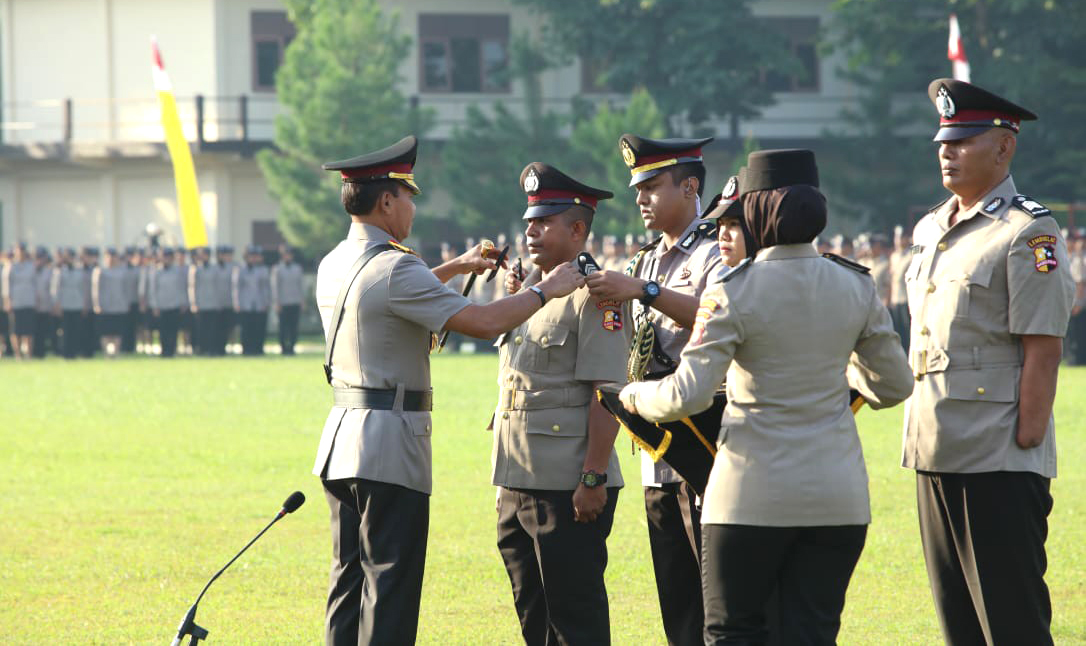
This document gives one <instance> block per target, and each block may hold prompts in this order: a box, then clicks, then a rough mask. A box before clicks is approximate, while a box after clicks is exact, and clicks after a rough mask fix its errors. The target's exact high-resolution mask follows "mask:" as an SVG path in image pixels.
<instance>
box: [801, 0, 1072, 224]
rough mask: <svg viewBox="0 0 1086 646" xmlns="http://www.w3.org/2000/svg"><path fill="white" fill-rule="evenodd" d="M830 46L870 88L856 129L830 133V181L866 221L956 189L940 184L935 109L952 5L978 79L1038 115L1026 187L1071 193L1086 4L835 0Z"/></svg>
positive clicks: (849, 74) (1022, 162)
mask: <svg viewBox="0 0 1086 646" xmlns="http://www.w3.org/2000/svg"><path fill="white" fill-rule="evenodd" d="M833 10H834V20H833V23H832V37H831V40H830V45H831V46H832V47H837V48H841V49H842V50H843V51H844V52H845V53H846V55H847V66H846V68H845V69H844V70H842V73H843V74H844V75H845V77H846V78H847V79H849V80H850V81H852V82H853V83H855V84H856V86H857V87H858V88H860V90H861V96H860V100H859V102H858V106H857V108H856V109H854V110H851V111H849V112H847V113H846V114H845V115H844V116H845V118H846V120H847V121H848V122H849V123H850V124H852V125H853V126H855V127H856V128H857V129H858V130H859V134H858V135H857V134H856V133H855V132H851V133H837V134H835V135H834V136H832V137H831V138H830V139H829V140H828V141H827V148H828V149H829V150H828V153H829V154H828V155H827V156H826V160H827V163H821V164H820V166H821V167H822V168H823V169H824V170H825V172H824V177H825V179H826V181H824V182H823V184H824V185H825V186H827V187H830V188H831V192H832V195H831V198H832V197H836V198H839V199H834V200H832V201H831V203H833V204H835V205H836V206H837V207H838V208H843V209H844V210H845V211H846V212H847V213H849V214H850V215H851V216H852V217H854V218H856V219H857V220H858V221H859V222H860V223H861V225H862V226H864V227H876V228H889V226H890V225H892V224H897V223H907V221H908V214H909V213H910V211H911V212H912V215H914V216H915V215H919V214H922V211H918V209H919V208H920V207H922V206H924V205H930V204H932V203H934V202H936V201H938V200H940V199H942V198H943V197H945V195H946V191H945V190H944V189H943V188H942V186H941V185H940V183H939V176H938V174H937V173H938V162H937V160H936V150H937V147H936V144H934V143H932V142H931V137H932V136H933V135H934V133H935V130H936V127H937V119H938V117H937V115H936V113H935V109H934V108H933V107H932V105H931V103H930V102H929V101H928V99H927V95H926V93H925V92H926V89H927V85H928V83H929V82H930V81H931V80H932V79H935V78H938V77H943V76H950V73H951V67H950V62H949V61H947V60H946V42H947V29H948V27H947V20H948V17H949V14H950V12H951V11H954V12H955V13H957V15H958V19H959V21H960V23H961V25H962V31H963V40H964V46H965V51H966V53H967V54H968V57H969V62H970V65H971V67H972V77H973V82H975V83H976V84H977V85H980V86H981V87H984V88H985V89H988V90H991V91H993V92H995V93H997V94H1000V95H1002V96H1006V97H1007V98H1008V99H1010V100H1012V101H1015V102H1016V103H1020V104H1021V105H1023V106H1024V107H1026V108H1029V109H1031V110H1033V111H1034V112H1036V113H1037V114H1038V115H1040V121H1037V122H1025V123H1023V125H1022V136H1021V138H1020V140H1019V146H1018V154H1017V158H1016V159H1015V162H1014V165H1013V172H1014V176H1015V181H1016V184H1017V186H1018V187H1019V190H1022V191H1025V192H1027V193H1029V194H1031V195H1033V196H1034V197H1036V198H1038V199H1042V200H1056V201H1072V200H1074V199H1076V198H1077V197H1078V195H1079V193H1080V191H1081V189H1079V188H1078V185H1079V183H1080V181H1079V179H1078V176H1079V175H1080V173H1081V171H1080V169H1081V168H1082V167H1083V165H1084V164H1086V120H1084V118H1083V117H1084V116H1086V105H1084V104H1083V103H1082V102H1081V101H1080V100H1079V97H1081V96H1083V95H1084V92H1086V68H1084V66H1083V60H1084V56H1083V54H1084V53H1086V52H1084V50H1083V45H1082V40H1081V34H1082V33H1084V30H1086V4H1084V3H1081V2H1073V1H1069V0H1063V1H1060V0H1014V1H1013V2H996V1H994V0H958V2H955V3H952V5H951V6H948V5H947V3H946V1H945V0H915V1H914V2H908V3H896V2H884V1H882V0H837V1H836V2H835V4H834V7H833Z"/></svg>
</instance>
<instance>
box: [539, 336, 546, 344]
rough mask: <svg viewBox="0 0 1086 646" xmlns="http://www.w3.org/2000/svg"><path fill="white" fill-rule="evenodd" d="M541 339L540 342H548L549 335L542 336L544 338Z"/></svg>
mask: <svg viewBox="0 0 1086 646" xmlns="http://www.w3.org/2000/svg"><path fill="white" fill-rule="evenodd" d="M539 341H540V343H546V342H547V337H543V338H542V339H540V340H539Z"/></svg>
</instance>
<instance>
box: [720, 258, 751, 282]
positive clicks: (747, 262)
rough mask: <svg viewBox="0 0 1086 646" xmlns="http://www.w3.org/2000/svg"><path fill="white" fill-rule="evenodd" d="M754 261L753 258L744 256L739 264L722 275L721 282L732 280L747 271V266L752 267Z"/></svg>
mask: <svg viewBox="0 0 1086 646" xmlns="http://www.w3.org/2000/svg"><path fill="white" fill-rule="evenodd" d="M753 263H754V261H753V260H752V259H750V258H744V259H743V260H742V261H741V262H740V263H739V264H738V265H736V266H734V267H732V268H731V270H730V271H728V272H726V273H725V274H724V275H723V276H721V278H720V282H722V283H726V282H728V281H729V280H732V279H733V278H735V277H736V276H738V275H739V274H741V273H743V272H744V271H746V270H747V268H748V267H750V266H751V265H752V264H753Z"/></svg>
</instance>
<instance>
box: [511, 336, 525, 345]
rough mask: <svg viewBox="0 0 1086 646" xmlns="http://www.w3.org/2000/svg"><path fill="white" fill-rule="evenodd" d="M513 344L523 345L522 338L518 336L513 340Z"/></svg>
mask: <svg viewBox="0 0 1086 646" xmlns="http://www.w3.org/2000/svg"><path fill="white" fill-rule="evenodd" d="M513 343H516V344H517V345H520V344H521V343H524V337H522V336H520V335H519V334H518V335H517V337H516V338H515V339H513Z"/></svg>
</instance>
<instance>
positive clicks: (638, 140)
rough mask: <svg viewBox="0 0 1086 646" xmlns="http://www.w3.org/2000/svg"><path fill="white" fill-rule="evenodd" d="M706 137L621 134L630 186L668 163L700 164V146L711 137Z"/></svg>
mask: <svg viewBox="0 0 1086 646" xmlns="http://www.w3.org/2000/svg"><path fill="white" fill-rule="evenodd" d="M712 140H713V138H712V137H706V138H705V139H646V138H644V137H638V136H636V135H630V134H626V135H622V137H620V138H619V140H618V147H619V150H620V151H622V160H623V161H625V162H626V165H627V166H629V167H630V176H631V177H630V186H637V185H638V184H640V183H641V182H643V181H645V180H647V179H651V178H653V177H656V176H657V175H659V174H660V173H662V172H664V171H665V170H667V169H668V167H669V166H677V165H679V164H701V163H703V159H702V156H701V147H702V146H704V145H705V144H707V143H709V142H710V141H712Z"/></svg>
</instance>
